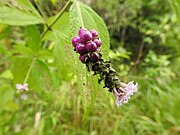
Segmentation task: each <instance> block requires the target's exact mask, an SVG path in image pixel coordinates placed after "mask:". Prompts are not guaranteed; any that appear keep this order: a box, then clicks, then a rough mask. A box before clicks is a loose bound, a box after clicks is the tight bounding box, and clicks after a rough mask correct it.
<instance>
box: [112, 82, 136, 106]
mask: <svg viewBox="0 0 180 135" xmlns="http://www.w3.org/2000/svg"><path fill="white" fill-rule="evenodd" d="M133 82H134V81H131V82H129V83H128V84H125V83H123V82H120V85H121V87H120V88H118V89H114V90H113V93H114V96H115V97H116V104H117V106H118V107H120V106H121V105H122V103H127V102H128V100H129V99H130V96H132V95H133V93H134V92H136V91H137V87H138V83H136V84H135V85H134V84H133Z"/></svg>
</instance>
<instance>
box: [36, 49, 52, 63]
mask: <svg viewBox="0 0 180 135" xmlns="http://www.w3.org/2000/svg"><path fill="white" fill-rule="evenodd" d="M37 58H38V59H40V60H42V61H44V60H48V59H54V56H53V54H52V52H51V51H50V50H47V49H46V50H40V51H39V52H38V54H37Z"/></svg>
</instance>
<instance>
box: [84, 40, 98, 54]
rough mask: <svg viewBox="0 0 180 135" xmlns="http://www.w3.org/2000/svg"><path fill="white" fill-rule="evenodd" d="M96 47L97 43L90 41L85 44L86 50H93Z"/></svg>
mask: <svg viewBox="0 0 180 135" xmlns="http://www.w3.org/2000/svg"><path fill="white" fill-rule="evenodd" d="M96 49H97V45H96V44H95V43H94V42H93V41H92V42H89V43H87V44H86V50H87V51H88V52H95V51H96Z"/></svg>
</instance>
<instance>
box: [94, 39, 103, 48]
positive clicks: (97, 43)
mask: <svg viewBox="0 0 180 135" xmlns="http://www.w3.org/2000/svg"><path fill="white" fill-rule="evenodd" d="M93 41H94V42H95V43H96V45H97V47H101V45H102V42H101V40H100V39H94V40H93Z"/></svg>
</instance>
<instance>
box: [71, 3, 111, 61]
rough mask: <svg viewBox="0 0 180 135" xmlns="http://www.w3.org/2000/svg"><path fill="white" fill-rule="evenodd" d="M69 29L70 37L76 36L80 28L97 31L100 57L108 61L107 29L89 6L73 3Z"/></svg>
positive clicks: (108, 42) (108, 40) (108, 43)
mask: <svg viewBox="0 0 180 135" xmlns="http://www.w3.org/2000/svg"><path fill="white" fill-rule="evenodd" d="M70 14H71V23H70V24H71V25H72V26H73V27H72V28H71V32H72V34H73V35H72V36H75V35H77V34H78V30H79V28H80V27H85V28H88V29H95V30H97V31H98V33H99V35H100V38H101V40H102V43H103V44H102V46H101V50H102V55H103V58H104V59H106V60H107V59H108V52H109V48H110V39H109V33H108V30H107V27H106V25H105V23H104V21H103V20H102V19H101V17H100V16H99V15H98V14H97V13H96V12H95V11H93V10H92V9H91V8H90V7H89V6H87V5H85V4H83V3H81V2H78V1H74V4H73V5H72V6H71V11H70Z"/></svg>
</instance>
